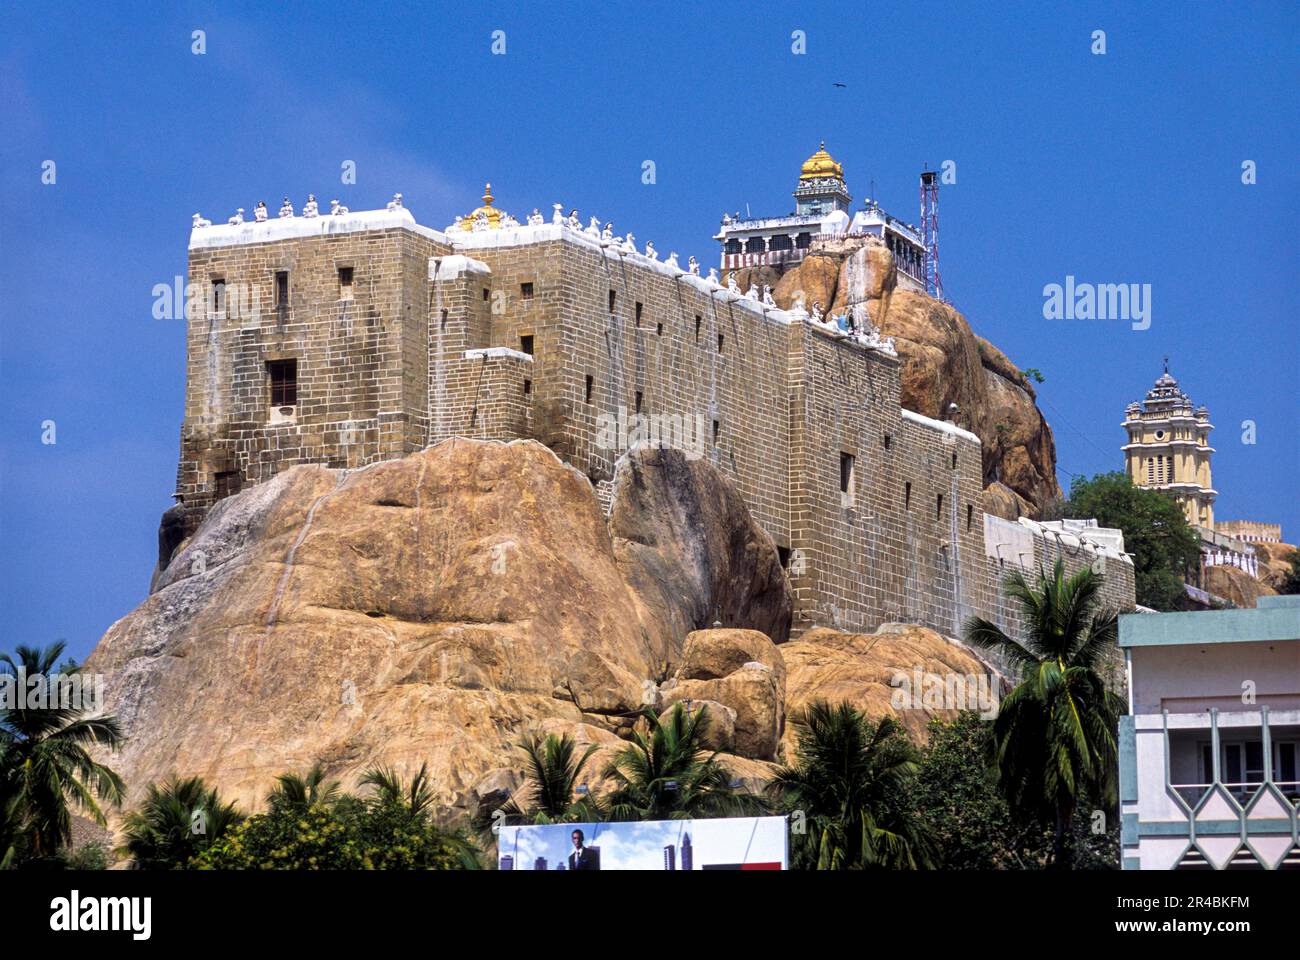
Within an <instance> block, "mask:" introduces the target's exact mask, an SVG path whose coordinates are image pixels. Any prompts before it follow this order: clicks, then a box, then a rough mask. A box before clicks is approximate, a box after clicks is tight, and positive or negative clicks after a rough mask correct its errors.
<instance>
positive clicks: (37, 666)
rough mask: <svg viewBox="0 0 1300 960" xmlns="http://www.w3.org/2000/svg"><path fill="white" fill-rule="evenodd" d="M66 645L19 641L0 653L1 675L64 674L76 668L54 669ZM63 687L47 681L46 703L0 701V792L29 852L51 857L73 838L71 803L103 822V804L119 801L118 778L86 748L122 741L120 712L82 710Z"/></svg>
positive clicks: (0, 851)
mask: <svg viewBox="0 0 1300 960" xmlns="http://www.w3.org/2000/svg"><path fill="white" fill-rule="evenodd" d="M64 647H65V644H64V643H63V641H62V640H60V641H58V642H56V643H53V644H51V645H50V646H48V647H45V648H43V649H41V648H36V647H28V646H19V647H17V648H15V651H14V654H13V655H10V654H8V653H6V654H0V674H4V675H8V676H11V677H16V676H17V675H19V674H20V673H22V674H24V675H25V676H26V677H27V678H28V680H29V681H30V679H31V678H32V677H36V676H41V677H46V678H48V677H50V676H51V675H52V674H54V673H55V672H60V673H62V674H64V675H65V676H66V675H67V674H69V673H72V672H75V670H76V668H75V667H72V668H68V667H66V666H65V667H62V668H56V666H55V665H56V664H57V663H58V660H59V657H60V656H61V655H62V653H63V650H64ZM10 683H14V681H10ZM15 686H16V683H15ZM66 689H67V688H66V687H64V688H59V689H56V688H54V687H53V686H51V687H50V689H49V691H48V692H49V693H50V694H51V699H50V702H49V703H48V704H47V705H46V706H44V707H36V708H33V709H28V708H27V705H26V704H25V703H19V704H11V705H0V779H3V780H4V781H5V784H4V786H3V788H0V797H7V798H8V802H9V803H12V804H14V807H13V810H14V811H15V813H14V814H13V815H14V816H16V818H17V819H18V820H19V821H20V822H21V833H22V835H23V840H22V843H23V845H24V846H25V847H26V852H27V853H29V854H30V855H31V856H32V857H33V858H47V857H52V856H54V855H55V854H57V852H58V851H59V849H60V848H62V847H64V846H66V845H67V844H68V843H70V842H71V840H72V814H71V811H70V810H69V803H70V802H71V804H73V805H75V806H77V807H79V808H80V809H81V810H82V811H84V812H85V813H87V814H89V816H90V817H91V818H92V819H94V821H95V822H96V823H98V824H100V825H101V826H103V825H104V824H106V823H107V818H106V817H105V815H104V811H103V809H102V808H101V807H100V803H101V802H106V803H107V804H109V805H111V806H119V805H121V802H122V797H123V794H124V789H123V786H122V779H121V777H119V776H118V775H117V774H116V773H114V772H113V771H112V770H111V769H109V768H108V767H107V766H105V765H104V764H102V763H99V762H98V761H97V760H95V759H94V758H93V757H92V756H91V755H90V752H89V749H88V748H90V747H93V746H96V745H98V746H104V747H108V748H110V749H116V748H117V747H118V746H119V745H120V744H121V742H122V731H121V728H120V726H119V725H118V722H117V719H116V718H115V717H112V716H86V715H85V713H86V711H85V710H83V709H82V708H81V707H80V705H76V704H70V705H64V701H62V700H61V699H60V697H59V696H57V695H58V694H60V693H61V692H63V691H64V690H66ZM3 855H4V851H3V850H0V858H3Z"/></svg>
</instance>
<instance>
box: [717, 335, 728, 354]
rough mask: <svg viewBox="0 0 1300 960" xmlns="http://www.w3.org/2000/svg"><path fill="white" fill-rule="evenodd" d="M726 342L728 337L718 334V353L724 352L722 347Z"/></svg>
mask: <svg viewBox="0 0 1300 960" xmlns="http://www.w3.org/2000/svg"><path fill="white" fill-rule="evenodd" d="M725 342H726V337H724V336H723V335H722V334H718V353H721V352H722V345H723V343H725Z"/></svg>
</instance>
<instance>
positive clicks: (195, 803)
mask: <svg viewBox="0 0 1300 960" xmlns="http://www.w3.org/2000/svg"><path fill="white" fill-rule="evenodd" d="M243 820H244V816H243V814H241V813H240V812H239V811H238V810H237V809H236V808H235V805H234V804H233V803H223V802H222V801H221V797H220V795H219V794H218V793H217V791H216V790H214V789H212V788H210V787H208V786H207V784H205V783H204V782H203V780H202V779H200V778H199V777H189V778H187V779H184V780H182V779H178V778H176V777H172V778H170V779H168V780H167V781H166V782H165V783H163V784H161V785H159V784H156V783H151V784H149V787H148V789H147V790H146V793H145V798H144V800H143V802H142V803H141V804H140V806H139V807H138V808H137V809H135V810H132V811H131V812H130V813H128V814H127V815H126V818H125V823H124V825H123V834H124V839H123V842H122V846H121V847H120V849H119V851H118V852H119V853H120V854H121V855H122V856H125V857H128V858H129V859H130V861H131V866H132V868H134V869H136V870H180V869H184V868H185V867H188V866H189V865H190V862H191V861H192V860H193V859H194V858H195V857H197V856H198V855H199V854H201V853H202V852H203V851H204V850H206V849H208V847H210V846H212V844H214V843H217V842H219V841H220V840H221V839H222V838H223V837H225V835H226V834H227V832H229V831H230V830H232V829H233V828H234V827H236V826H238V825H239V824H240V823H242V822H243Z"/></svg>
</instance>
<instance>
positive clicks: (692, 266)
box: [686, 257, 700, 277]
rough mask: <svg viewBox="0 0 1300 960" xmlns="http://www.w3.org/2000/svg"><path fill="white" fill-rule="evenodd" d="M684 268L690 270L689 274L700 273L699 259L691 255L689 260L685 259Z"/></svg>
mask: <svg viewBox="0 0 1300 960" xmlns="http://www.w3.org/2000/svg"><path fill="white" fill-rule="evenodd" d="M686 269H688V270H689V271H690V272H691V276H693V277H698V276H699V275H700V261H698V260H696V259H695V258H694V257H691V258H690V259H689V260H687V261H686Z"/></svg>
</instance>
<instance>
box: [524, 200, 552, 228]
mask: <svg viewBox="0 0 1300 960" xmlns="http://www.w3.org/2000/svg"><path fill="white" fill-rule="evenodd" d="M556 206H557V207H558V206H559V204H558V203H557V204H556ZM557 212H558V211H557ZM542 219H543V218H542V211H540V210H538V209H537V208H536V207H533V212H532V213H530V214H529V215H528V225H529V226H530V227H540V226H541V225H542Z"/></svg>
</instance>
